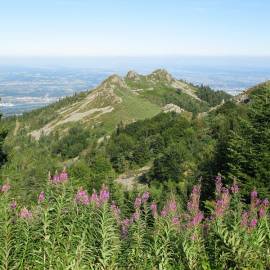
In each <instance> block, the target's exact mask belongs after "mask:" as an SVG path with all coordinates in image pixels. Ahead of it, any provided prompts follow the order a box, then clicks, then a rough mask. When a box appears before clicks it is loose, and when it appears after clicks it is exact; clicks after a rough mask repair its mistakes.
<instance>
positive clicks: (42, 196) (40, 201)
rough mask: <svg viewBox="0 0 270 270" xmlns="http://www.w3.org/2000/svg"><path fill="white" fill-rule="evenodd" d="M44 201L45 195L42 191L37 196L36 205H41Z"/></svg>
mask: <svg viewBox="0 0 270 270" xmlns="http://www.w3.org/2000/svg"><path fill="white" fill-rule="evenodd" d="M44 200H45V193H44V191H41V192H40V194H39V195H38V203H42V202H44Z"/></svg>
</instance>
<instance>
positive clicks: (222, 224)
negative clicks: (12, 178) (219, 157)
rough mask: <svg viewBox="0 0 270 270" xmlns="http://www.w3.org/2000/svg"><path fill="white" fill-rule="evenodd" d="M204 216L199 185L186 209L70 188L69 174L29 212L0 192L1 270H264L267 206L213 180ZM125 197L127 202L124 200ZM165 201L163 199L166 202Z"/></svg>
mask: <svg viewBox="0 0 270 270" xmlns="http://www.w3.org/2000/svg"><path fill="white" fill-rule="evenodd" d="M213 185H215V186H216V190H215V194H216V198H215V200H213V201H212V202H211V204H210V203H209V206H208V208H209V213H208V215H207V216H206V215H205V214H204V213H203V212H202V211H201V210H200V207H199V205H200V188H201V186H200V184H197V185H195V186H194V187H193V189H192V192H191V195H190V198H189V200H188V202H187V204H186V205H185V204H184V203H183V201H182V200H181V198H180V199H179V197H178V196H177V194H169V197H168V199H166V198H165V196H163V198H162V199H161V200H160V201H159V202H158V203H157V202H156V201H154V200H153V199H154V198H153V196H152V194H151V193H149V192H148V191H144V192H141V193H138V194H135V193H133V194H131V193H129V194H128V193H124V194H123V193H122V194H120V193H119V192H118V191H117V189H118V187H117V186H113V187H112V188H111V190H110V191H109V189H108V188H107V187H106V186H104V185H103V186H102V187H101V189H100V191H99V192H96V191H94V192H91V191H90V194H91V195H90V194H89V192H88V191H87V190H86V189H85V188H82V187H80V188H75V187H74V179H73V178H71V179H68V174H67V172H66V171H63V172H61V173H60V174H58V175H54V176H53V177H52V178H51V179H50V180H49V182H48V184H47V186H46V187H45V189H44V190H43V191H41V192H40V193H37V194H36V199H35V200H34V205H33V206H32V207H29V206H26V205H24V204H21V203H18V202H17V201H16V200H14V199H12V198H11V197H10V189H11V190H12V189H13V186H10V185H9V184H7V183H5V184H4V185H3V186H2V187H1V191H0V246H1V248H0V267H1V269H97V270H98V269H123V270H124V269H138V270H148V269H176V270H177V269H179V270H204V269H209V270H211V269H213V270H216V269H224V270H225V269H249V270H257V269H261V270H263V269H269V267H270V251H269V245H270V236H269V226H270V219H269V201H268V200H267V199H263V200H260V199H259V197H258V194H257V192H256V191H255V190H254V191H252V192H251V196H250V204H249V205H246V204H244V203H243V202H242V200H241V196H240V194H239V187H238V186H237V185H236V184H233V185H232V186H229V187H227V188H226V187H224V186H223V184H222V182H221V178H219V177H218V178H217V179H216V183H213ZM123 195H124V196H123ZM164 195H165V194H164Z"/></svg>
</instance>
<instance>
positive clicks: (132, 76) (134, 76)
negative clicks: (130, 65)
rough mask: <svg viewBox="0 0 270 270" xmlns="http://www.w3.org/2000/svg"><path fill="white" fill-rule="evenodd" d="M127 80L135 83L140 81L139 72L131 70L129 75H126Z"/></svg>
mask: <svg viewBox="0 0 270 270" xmlns="http://www.w3.org/2000/svg"><path fill="white" fill-rule="evenodd" d="M126 78H127V79H128V80H135V81H138V80H139V79H140V75H139V74H138V73H137V72H135V71H133V70H130V71H129V72H128V73H127V75H126Z"/></svg>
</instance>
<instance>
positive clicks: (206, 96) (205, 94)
mask: <svg viewBox="0 0 270 270" xmlns="http://www.w3.org/2000/svg"><path fill="white" fill-rule="evenodd" d="M196 94H197V96H198V97H199V98H200V99H201V100H204V101H206V102H207V103H208V104H209V105H210V106H211V107H214V106H217V105H219V104H220V103H221V102H223V101H224V102H225V101H228V100H229V99H231V97H232V96H231V95H229V94H228V93H226V92H224V91H215V92H213V90H212V89H211V88H210V87H209V86H205V85H200V86H197V90H196Z"/></svg>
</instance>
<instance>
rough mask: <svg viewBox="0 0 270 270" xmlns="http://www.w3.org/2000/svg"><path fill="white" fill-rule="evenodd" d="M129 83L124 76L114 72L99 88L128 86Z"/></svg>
mask: <svg viewBox="0 0 270 270" xmlns="http://www.w3.org/2000/svg"><path fill="white" fill-rule="evenodd" d="M126 87H127V85H126V83H125V81H124V80H123V78H122V77H120V76H118V75H116V74H113V75H111V76H110V77H108V78H107V79H106V80H105V81H103V82H102V83H101V85H100V87H99V88H103V89H110V88H126Z"/></svg>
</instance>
